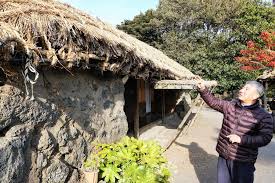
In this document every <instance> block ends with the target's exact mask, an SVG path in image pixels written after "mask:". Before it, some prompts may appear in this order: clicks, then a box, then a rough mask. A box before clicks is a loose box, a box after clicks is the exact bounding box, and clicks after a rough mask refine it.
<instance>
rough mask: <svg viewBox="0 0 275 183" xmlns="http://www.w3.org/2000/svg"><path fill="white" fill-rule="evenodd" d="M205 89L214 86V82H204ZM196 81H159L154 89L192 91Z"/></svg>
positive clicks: (215, 83)
mask: <svg viewBox="0 0 275 183" xmlns="http://www.w3.org/2000/svg"><path fill="white" fill-rule="evenodd" d="M204 84H205V85H206V86H207V87H211V86H216V85H217V82H216V81H204ZM196 85H197V81H195V80H161V81H158V82H157V83H156V84H155V86H154V88H155V89H182V90H193V89H196Z"/></svg>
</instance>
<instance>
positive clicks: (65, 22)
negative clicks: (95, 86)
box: [0, 0, 194, 79]
mask: <svg viewBox="0 0 275 183" xmlns="http://www.w3.org/2000/svg"><path fill="white" fill-rule="evenodd" d="M0 48H1V49H0V64H1V63H3V62H9V61H11V60H13V61H16V60H18V61H20V60H24V59H25V58H26V57H30V58H31V59H32V60H33V62H34V63H35V64H36V65H51V66H53V67H60V68H62V67H64V68H65V67H66V68H74V67H76V68H84V69H85V68H91V67H98V68H100V69H102V70H109V71H112V72H115V73H117V74H121V75H128V74H131V75H132V76H135V77H140V78H166V79H168V78H169V79H181V78H185V79H192V78H193V77H194V75H193V74H192V73H191V72H190V71H189V70H188V69H186V68H184V67H183V66H181V65H180V64H178V63H177V62H175V61H173V60H172V59H170V58H168V57H167V56H166V55H164V54H163V53H162V52H161V51H159V50H157V49H155V48H153V47H151V46H149V45H147V44H145V43H143V42H141V41H139V40H137V39H136V38H134V37H132V36H130V35H127V34H126V33H124V32H122V31H120V30H117V29H116V28H114V27H112V26H110V25H108V24H106V23H103V22H102V21H100V20H98V19H95V18H93V17H91V16H89V15H88V14H85V13H83V12H81V11H79V10H77V9H75V8H73V7H71V6H69V5H67V4H63V3H60V2H57V1H54V0H0Z"/></svg>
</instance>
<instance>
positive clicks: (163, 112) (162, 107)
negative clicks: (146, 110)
mask: <svg viewBox="0 0 275 183" xmlns="http://www.w3.org/2000/svg"><path fill="white" fill-rule="evenodd" d="M161 110H162V122H163V123H164V118H165V90H162V102H161Z"/></svg>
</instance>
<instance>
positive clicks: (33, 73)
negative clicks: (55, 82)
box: [22, 59, 39, 100]
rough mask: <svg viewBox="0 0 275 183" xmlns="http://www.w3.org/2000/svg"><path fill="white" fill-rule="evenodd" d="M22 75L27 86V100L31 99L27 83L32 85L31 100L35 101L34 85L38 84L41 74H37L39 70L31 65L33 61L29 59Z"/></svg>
mask: <svg viewBox="0 0 275 183" xmlns="http://www.w3.org/2000/svg"><path fill="white" fill-rule="evenodd" d="M22 74H23V77H24V84H25V90H26V95H27V98H29V96H30V93H29V90H28V85H27V83H30V85H31V98H30V100H34V95H33V85H34V84H35V83H36V82H37V80H38V77H39V73H38V72H37V70H36V69H35V66H34V65H33V64H32V63H31V61H30V60H29V59H27V62H26V65H25V69H24V71H22Z"/></svg>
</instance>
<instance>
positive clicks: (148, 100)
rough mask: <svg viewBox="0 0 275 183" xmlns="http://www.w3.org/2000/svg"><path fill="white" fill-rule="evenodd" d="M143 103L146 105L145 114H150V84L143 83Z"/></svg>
mask: <svg viewBox="0 0 275 183" xmlns="http://www.w3.org/2000/svg"><path fill="white" fill-rule="evenodd" d="M145 103H146V113H149V112H152V97H151V88H150V83H149V82H148V81H145Z"/></svg>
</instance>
